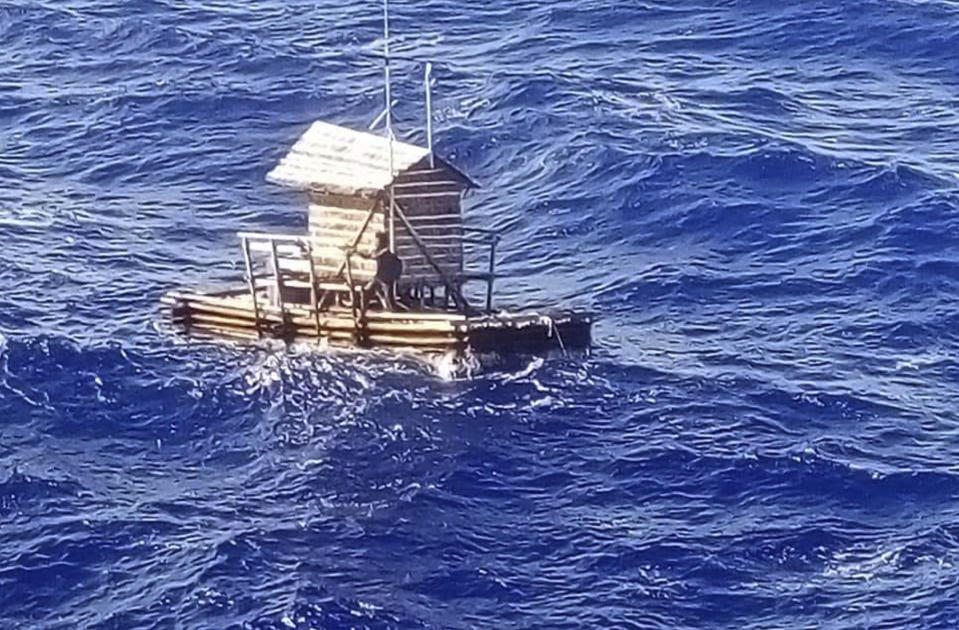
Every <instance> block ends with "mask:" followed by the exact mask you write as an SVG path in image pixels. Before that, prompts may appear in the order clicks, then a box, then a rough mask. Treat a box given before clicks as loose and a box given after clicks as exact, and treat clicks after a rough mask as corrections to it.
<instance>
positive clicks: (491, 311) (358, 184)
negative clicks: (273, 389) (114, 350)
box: [162, 122, 592, 354]
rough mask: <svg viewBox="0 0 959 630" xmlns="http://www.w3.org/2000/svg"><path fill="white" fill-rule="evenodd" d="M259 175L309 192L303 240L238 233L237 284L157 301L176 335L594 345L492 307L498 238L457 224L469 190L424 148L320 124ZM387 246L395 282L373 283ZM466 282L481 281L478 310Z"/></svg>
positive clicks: (464, 345) (430, 346)
mask: <svg viewBox="0 0 959 630" xmlns="http://www.w3.org/2000/svg"><path fill="white" fill-rule="evenodd" d="M431 144H432V143H431ZM267 178H268V180H270V181H272V182H275V183H278V184H282V185H285V186H289V187H292V188H295V189H298V190H300V191H304V192H306V194H307V196H308V199H309V206H308V212H309V220H308V226H309V227H308V231H307V233H306V234H297V235H286V234H267V233H256V232H240V233H239V239H240V245H241V250H242V254H243V260H244V266H245V270H246V274H245V278H244V280H245V282H242V283H240V282H238V283H237V286H234V287H229V288H225V289H224V290H220V291H207V292H200V291H171V292H169V293H167V294H166V295H165V296H164V297H163V298H162V301H163V302H164V303H165V304H167V305H168V306H169V307H170V315H171V317H172V320H173V322H174V323H175V324H176V325H177V326H178V327H180V328H181V329H182V330H184V331H185V332H188V333H193V332H195V333H206V334H215V335H221V336H225V337H231V338H240V339H248V340H256V339H262V338H266V337H273V338H278V339H282V340H285V341H288V342H293V341H299V340H314V341H319V342H321V343H323V344H324V345H331V346H355V347H390V348H404V349H415V350H420V351H425V352H449V351H466V350H470V351H473V352H478V353H493V352H495V353H500V354H504V353H513V352H523V353H539V352H543V351H549V350H551V349H561V350H564V351H565V350H576V349H585V348H588V347H589V344H590V327H591V323H592V321H591V318H590V316H589V315H587V314H583V313H572V312H545V313H543V312H508V311H504V310H498V309H496V308H494V301H493V288H494V283H495V282H494V281H495V280H496V279H497V277H498V276H497V274H496V249H497V244H498V242H499V240H500V234H499V233H497V232H495V231H492V230H488V229H484V228H478V227H471V226H467V225H465V224H464V222H463V216H462V211H461V200H462V198H463V196H464V194H465V193H466V192H468V191H469V190H470V189H472V188H474V187H475V184H473V182H472V181H471V180H470V179H469V178H468V177H467V176H466V175H464V174H463V173H461V172H460V171H459V170H457V169H456V168H454V167H453V166H451V165H450V164H449V163H448V162H446V161H445V160H442V159H440V158H438V157H435V156H434V155H433V154H432V152H431V150H430V149H427V148H423V147H418V146H414V145H411V144H406V143H403V142H397V141H394V140H391V139H390V138H389V137H381V136H378V135H375V134H372V133H367V132H359V131H354V130H351V129H347V128H344V127H339V126H336V125H332V124H328V123H325V122H316V123H314V124H313V125H312V126H311V127H310V128H309V129H308V130H307V132H306V133H305V134H304V135H303V136H302V137H301V138H300V139H299V141H298V142H296V144H295V145H294V146H293V148H292V150H291V151H290V153H289V154H288V155H287V156H286V157H285V158H284V159H283V160H282V161H281V162H280V163H279V164H278V165H277V166H276V168H274V169H273V170H272V171H271V172H270V174H269V175H268V176H267ZM464 244H469V245H470V246H472V247H474V248H476V247H479V248H483V249H484V250H485V251H484V252H481V259H483V260H485V261H488V265H487V266H486V268H485V269H484V270H482V271H470V270H468V269H466V268H465V266H464ZM378 245H379V246H380V247H379V248H378ZM384 245H385V246H386V247H383V246H384ZM378 249H379V251H378ZM387 249H388V251H389V252H391V254H392V256H393V258H394V259H395V258H398V259H399V261H401V263H402V272H401V273H400V275H399V277H398V278H396V279H395V282H384V279H383V278H382V276H383V273H382V266H383V256H382V254H383V253H384V250H387ZM474 251H475V250H474ZM378 253H379V254H380V256H379V257H377V254H378ZM378 270H379V271H380V273H379V274H378V273H377V272H378ZM378 275H379V276H380V277H378ZM386 280H392V278H387V279H386ZM469 282H481V283H485V285H486V295H485V304H483V305H482V306H481V307H480V306H477V305H474V304H472V303H470V302H469V301H468V300H467V298H466V297H465V296H464V291H463V289H464V285H466V283H469Z"/></svg>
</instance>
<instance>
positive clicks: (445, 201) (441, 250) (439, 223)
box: [395, 168, 464, 285]
mask: <svg viewBox="0 0 959 630" xmlns="http://www.w3.org/2000/svg"><path fill="white" fill-rule="evenodd" d="M463 187H464V186H463V184H462V182H460V181H459V180H458V179H457V178H456V176H455V175H454V174H452V173H451V172H450V171H449V170H447V169H445V168H435V169H430V168H419V169H413V170H410V171H407V172H406V173H403V174H401V175H400V176H399V177H397V179H396V185H395V194H396V200H397V204H399V206H400V207H401V208H402V209H403V212H404V214H405V215H406V217H407V218H408V219H409V221H410V223H411V224H412V225H413V227H414V229H415V230H416V233H417V234H418V235H419V236H421V237H422V238H423V239H424V241H425V243H426V245H427V248H428V249H429V252H430V255H431V257H432V258H433V260H434V261H435V262H436V263H437V264H438V265H439V267H440V268H441V269H442V270H443V272H444V273H445V274H446V275H447V276H449V277H451V278H453V277H455V276H457V275H458V274H460V273H461V272H462V271H463V241H462V238H463V217H462V210H461V206H460V199H461V196H462V191H463ZM396 248H397V254H398V255H399V256H400V258H402V259H403V278H404V281H405V282H417V281H421V282H425V283H427V284H432V285H440V284H442V278H441V277H440V275H439V274H438V273H437V272H436V270H435V269H434V268H433V267H432V265H430V264H429V262H428V261H427V260H426V257H425V256H424V255H423V254H422V253H421V252H420V249H419V247H418V246H417V244H416V242H415V241H414V240H413V237H412V236H411V235H410V234H409V233H408V232H407V231H406V230H405V229H404V228H403V227H402V225H401V224H398V225H397V230H396Z"/></svg>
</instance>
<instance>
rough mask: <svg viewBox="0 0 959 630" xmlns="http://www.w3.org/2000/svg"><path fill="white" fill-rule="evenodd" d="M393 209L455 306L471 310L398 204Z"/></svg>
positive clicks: (466, 310)
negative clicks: (451, 296) (450, 294)
mask: <svg viewBox="0 0 959 630" xmlns="http://www.w3.org/2000/svg"><path fill="white" fill-rule="evenodd" d="M393 208H394V210H395V212H396V215H397V216H398V217H399V218H400V221H401V222H402V223H403V225H404V227H406V231H407V232H408V233H409V235H410V236H411V237H412V238H413V240H414V241H415V242H416V244H417V245H419V248H420V252H421V253H422V254H423V257H424V258H426V261H427V262H428V263H429V264H430V266H431V267H433V269H434V270H435V271H436V273H438V274H439V276H440V278H442V279H443V284H445V285H446V288H447V289H449V290H450V291H452V295H453V300H454V301H455V302H456V303H457V306H460V307H462V308H463V311H464V312H469V311H470V309H472V306H470V303H469V302H468V301H467V300H466V298H465V297H463V293H462V292H461V291H460V290H459V287H457V286H456V285H455V284H454V283H453V282H452V281H451V280H450V278H449V276H447V275H446V272H444V271H443V270H442V269H441V268H440V266H439V265H437V264H436V261H435V260H433V257H432V256H430V252H429V249H428V248H427V247H426V244H425V243H423V241H422V240H420V236H419V234H417V233H416V228H414V227H413V225H412V224H411V223H410V222H409V219H407V218H406V213H405V212H403V211H402V210H401V209H400V206H399V204H393Z"/></svg>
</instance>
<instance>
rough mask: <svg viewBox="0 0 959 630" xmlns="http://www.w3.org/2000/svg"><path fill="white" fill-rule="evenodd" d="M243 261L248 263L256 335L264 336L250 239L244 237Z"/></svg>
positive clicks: (248, 282)
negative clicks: (257, 299) (257, 301)
mask: <svg viewBox="0 0 959 630" xmlns="http://www.w3.org/2000/svg"><path fill="white" fill-rule="evenodd" d="M243 262H244V263H245V264H246V283H247V286H248V287H249V288H250V299H251V300H253V324H254V326H255V327H256V336H257V337H259V338H260V339H262V338H263V330H262V329H261V328H260V308H259V306H257V303H256V278H254V277H253V260H252V257H251V256H250V241H249V239H247V238H246V237H244V238H243Z"/></svg>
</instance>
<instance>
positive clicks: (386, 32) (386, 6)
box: [383, 0, 396, 253]
mask: <svg viewBox="0 0 959 630" xmlns="http://www.w3.org/2000/svg"><path fill="white" fill-rule="evenodd" d="M383 78H384V80H385V81H386V88H385V92H386V139H387V144H388V145H389V153H390V159H389V169H390V177H389V187H390V222H389V226H390V227H389V229H390V251H391V252H393V253H396V210H395V206H396V197H395V194H396V193H395V192H394V188H393V178H395V177H396V173H395V172H394V170H393V103H392V100H393V97H392V94H391V93H390V0H383Z"/></svg>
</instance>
